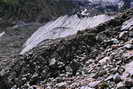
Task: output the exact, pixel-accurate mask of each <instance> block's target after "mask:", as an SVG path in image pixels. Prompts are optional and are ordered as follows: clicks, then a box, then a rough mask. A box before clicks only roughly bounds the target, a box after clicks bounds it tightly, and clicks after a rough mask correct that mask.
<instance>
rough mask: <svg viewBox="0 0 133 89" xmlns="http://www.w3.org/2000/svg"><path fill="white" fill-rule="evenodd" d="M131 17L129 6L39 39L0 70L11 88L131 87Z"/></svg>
mask: <svg viewBox="0 0 133 89" xmlns="http://www.w3.org/2000/svg"><path fill="white" fill-rule="evenodd" d="M132 19H133V9H130V10H127V11H126V12H124V13H121V14H119V15H118V16H117V17H116V18H115V19H112V20H110V21H108V22H106V23H103V24H100V25H99V26H97V27H95V28H92V29H86V30H84V31H79V32H78V33H77V34H76V35H72V36H69V37H66V38H60V39H56V40H48V41H47V42H42V43H41V44H40V45H39V46H38V47H36V48H34V49H33V50H31V51H30V52H27V53H26V54H25V55H19V56H16V57H15V58H14V59H12V60H13V62H11V63H9V66H10V67H8V68H7V67H6V68H5V69H3V70H1V71H0V74H1V76H2V78H3V79H4V80H5V84H6V85H8V87H10V88H12V89H18V88H19V89H133V78H132V76H133V23H132V21H133V20H132ZM0 86H1V85H0Z"/></svg>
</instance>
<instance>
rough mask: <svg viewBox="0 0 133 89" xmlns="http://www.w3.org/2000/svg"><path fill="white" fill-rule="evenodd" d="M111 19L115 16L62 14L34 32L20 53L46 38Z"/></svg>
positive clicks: (60, 35) (70, 33) (72, 32)
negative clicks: (80, 16) (81, 16)
mask: <svg viewBox="0 0 133 89" xmlns="http://www.w3.org/2000/svg"><path fill="white" fill-rule="evenodd" d="M110 19H113V17H112V16H107V15H98V16H94V17H84V18H79V17H78V16H77V15H72V16H67V15H65V16H61V17H59V18H58V19H57V20H55V21H50V22H48V23H47V24H45V25H44V26H42V27H40V28H39V29H38V30H37V31H36V32H35V33H33V35H32V36H31V37H30V38H29V39H28V40H27V41H26V42H25V44H24V49H23V50H22V51H21V53H20V54H24V53H25V52H27V51H29V50H30V49H32V48H34V47H36V46H37V45H38V44H39V43H41V42H42V41H44V40H47V39H56V38H61V37H66V36H69V35H73V34H76V32H77V31H79V30H85V29H87V28H93V27H95V26H97V25H99V24H100V23H103V22H105V21H108V20H110Z"/></svg>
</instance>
